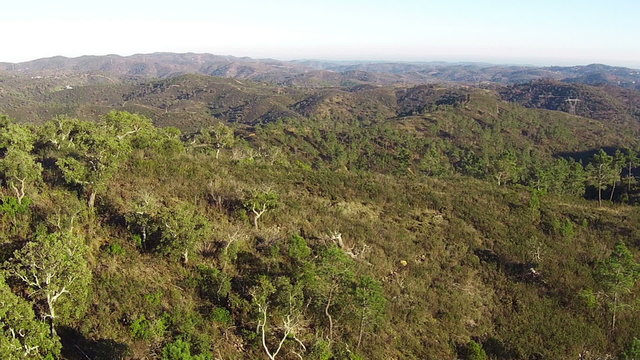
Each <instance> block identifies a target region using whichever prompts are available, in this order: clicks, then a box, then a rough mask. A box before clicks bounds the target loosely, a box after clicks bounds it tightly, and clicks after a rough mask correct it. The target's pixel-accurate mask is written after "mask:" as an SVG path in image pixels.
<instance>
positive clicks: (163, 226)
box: [157, 203, 211, 264]
mask: <svg viewBox="0 0 640 360" xmlns="http://www.w3.org/2000/svg"><path fill="white" fill-rule="evenodd" d="M157 222H158V225H159V226H158V227H157V228H158V229H159V232H160V236H159V243H158V246H157V250H158V251H160V252H161V253H163V254H165V255H177V254H180V255H182V260H183V261H184V263H185V264H186V263H188V262H189V253H190V252H191V251H193V249H194V247H195V246H196V244H197V243H198V241H202V240H204V239H206V238H207V237H208V236H209V235H210V234H211V225H210V223H209V221H208V220H207V219H206V218H205V217H204V216H202V215H200V214H198V212H197V211H196V209H195V208H194V207H193V206H192V205H190V204H188V203H182V204H178V205H177V206H173V207H170V208H164V209H162V210H161V211H160V212H159V214H158V220H157Z"/></svg>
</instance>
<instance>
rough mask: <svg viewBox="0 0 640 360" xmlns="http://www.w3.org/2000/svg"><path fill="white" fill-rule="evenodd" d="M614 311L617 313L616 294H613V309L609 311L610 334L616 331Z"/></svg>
mask: <svg viewBox="0 0 640 360" xmlns="http://www.w3.org/2000/svg"><path fill="white" fill-rule="evenodd" d="M616 311H618V294H613V309H611V332H613V331H614V330H615V329H616Z"/></svg>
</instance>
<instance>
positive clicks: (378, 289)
mask: <svg viewBox="0 0 640 360" xmlns="http://www.w3.org/2000/svg"><path fill="white" fill-rule="evenodd" d="M355 300H356V306H357V309H356V314H357V316H358V318H359V322H360V326H359V328H360V330H359V331H358V342H357V345H356V348H357V349H359V348H360V345H361V344H362V337H363V335H364V332H365V330H366V329H367V328H371V327H373V326H375V325H376V324H377V323H378V322H379V321H380V318H381V316H382V315H383V314H384V310H385V307H386V299H385V298H384V295H383V294H382V286H381V285H380V283H379V282H378V281H376V280H374V279H373V278H371V277H369V276H363V277H361V278H360V281H359V283H358V285H357V286H356V289H355Z"/></svg>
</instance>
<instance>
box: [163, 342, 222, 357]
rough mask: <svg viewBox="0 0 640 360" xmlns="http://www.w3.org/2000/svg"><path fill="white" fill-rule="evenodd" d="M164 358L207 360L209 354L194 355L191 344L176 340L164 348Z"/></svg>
mask: <svg viewBox="0 0 640 360" xmlns="http://www.w3.org/2000/svg"><path fill="white" fill-rule="evenodd" d="M161 359H162V360H207V359H210V357H209V356H207V355H205V354H200V355H192V354H191V344H189V343H188V342H186V341H183V340H180V339H178V340H176V341H174V342H172V343H169V344H167V345H165V346H164V348H162V357H161Z"/></svg>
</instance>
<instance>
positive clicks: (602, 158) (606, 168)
mask: <svg viewBox="0 0 640 360" xmlns="http://www.w3.org/2000/svg"><path fill="white" fill-rule="evenodd" d="M613 160H614V159H613V157H612V156H610V155H608V154H607V153H606V152H605V151H604V150H602V149H600V151H598V152H597V153H596V154H595V155H593V158H592V159H591V162H590V163H589V165H588V166H587V173H588V174H589V182H590V184H591V185H593V186H595V187H596V189H597V190H598V205H599V206H602V190H604V189H606V187H607V184H609V182H611V181H612V179H613V178H614V176H613V174H614V161H613ZM618 175H619V174H618Z"/></svg>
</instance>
